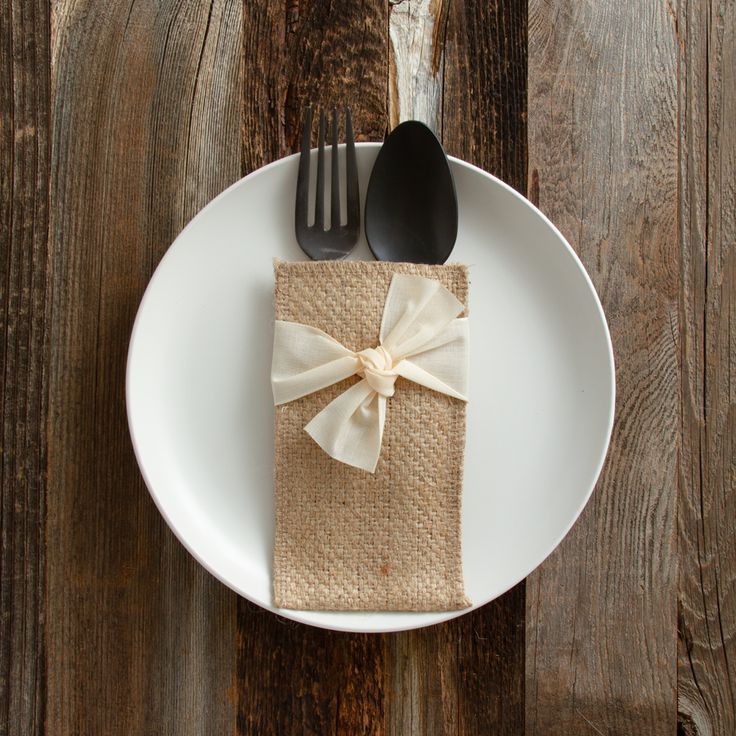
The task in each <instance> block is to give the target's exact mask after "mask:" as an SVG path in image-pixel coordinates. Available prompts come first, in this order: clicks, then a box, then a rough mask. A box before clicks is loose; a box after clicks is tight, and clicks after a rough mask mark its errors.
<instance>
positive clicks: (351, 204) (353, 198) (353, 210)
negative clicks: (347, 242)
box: [345, 106, 360, 232]
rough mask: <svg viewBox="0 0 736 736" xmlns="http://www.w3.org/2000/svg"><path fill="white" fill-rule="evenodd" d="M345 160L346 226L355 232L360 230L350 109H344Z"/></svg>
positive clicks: (356, 174)
mask: <svg viewBox="0 0 736 736" xmlns="http://www.w3.org/2000/svg"><path fill="white" fill-rule="evenodd" d="M345 159H346V162H345V163H346V166H345V168H346V182H345V184H346V188H347V194H348V196H347V200H348V220H347V226H348V227H349V228H351V229H352V230H355V231H356V232H357V230H358V228H360V191H359V189H358V165H357V162H356V160H355V138H354V137H353V120H352V117H351V115H350V108H349V107H347V106H346V107H345Z"/></svg>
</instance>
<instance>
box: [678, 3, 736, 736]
mask: <svg viewBox="0 0 736 736" xmlns="http://www.w3.org/2000/svg"><path fill="white" fill-rule="evenodd" d="M677 22H678V30H679V33H678V39H679V42H680V49H679V51H680V85H679V93H680V96H679V101H680V104H679V110H680V116H679V135H680V181H681V184H680V243H681V252H682V288H683V293H682V300H681V303H680V323H681V331H682V344H681V358H682V430H683V437H682V454H681V464H680V488H679V504H678V531H679V571H680V575H679V594H678V632H679V649H678V654H679V658H678V704H679V720H680V724H679V725H680V729H681V733H682V734H683V736H704V735H705V734H731V733H736V696H735V695H734V691H735V690H736V670H735V669H734V661H736V640H735V637H736V498H734V490H735V489H736V251H735V250H734V248H736V183H735V182H736V100H735V99H734V94H736V82H735V81H734V76H733V72H734V69H736V6H734V3H732V2H718V1H717V0H714V1H713V2H709V3H697V2H693V1H692V0H684V1H683V2H681V3H679V7H678V11H677Z"/></svg>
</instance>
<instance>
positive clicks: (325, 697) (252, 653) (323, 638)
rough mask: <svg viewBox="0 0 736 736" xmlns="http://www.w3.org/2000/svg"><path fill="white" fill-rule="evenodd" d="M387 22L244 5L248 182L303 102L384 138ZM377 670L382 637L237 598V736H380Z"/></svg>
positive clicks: (345, 7) (314, 8) (295, 121)
mask: <svg viewBox="0 0 736 736" xmlns="http://www.w3.org/2000/svg"><path fill="white" fill-rule="evenodd" d="M386 12H387V11H386V6H385V4H384V3H383V2H379V1H378V0H375V1H372V2H368V3H365V4H363V5H361V6H357V5H355V4H353V3H321V2H316V1H314V2H300V3H293V2H269V1H268V0H259V1H258V2H254V3H247V4H246V5H245V16H244V23H243V29H244V30H243V85H244V89H245V92H244V94H243V101H244V102H243V104H244V107H243V118H242V128H243V171H244V173H247V172H249V171H252V170H253V169H256V168H258V167H260V166H262V165H264V164H266V163H268V162H269V161H271V160H274V159H277V158H280V157H281V156H284V155H286V154H288V153H292V152H294V151H295V150H298V147H299V134H300V129H301V119H302V112H303V109H304V107H305V106H306V104H307V102H312V103H315V104H321V105H327V106H331V105H333V104H337V105H343V104H349V105H350V106H351V108H352V113H353V123H354V127H355V133H356V138H357V139H359V140H361V139H362V140H365V139H371V140H375V139H379V140H380V139H382V138H383V135H384V132H385V130H386V127H387V111H386V83H387V79H388V70H387V43H388V41H387V29H388V20H387V17H386ZM363 186H365V183H363ZM384 660H385V656H384V637H382V636H370V635H350V634H335V633H331V632H326V631H323V630H320V629H315V628H312V627H309V626H303V625H299V624H295V623H292V622H286V621H282V620H280V619H278V618H277V617H275V616H273V615H272V614H270V613H267V612H265V611H262V610H261V609H258V608H256V607H255V606H253V605H251V604H250V603H248V602H247V601H245V600H241V601H240V602H239V605H238V733H240V734H258V736H267V735H268V734H274V735H275V736H282V734H296V733H304V734H318V735H319V736H327V735H328V734H376V735H378V734H383V733H385V732H386V731H385V725H384V690H383V682H384Z"/></svg>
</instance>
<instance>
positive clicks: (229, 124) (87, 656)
mask: <svg viewBox="0 0 736 736" xmlns="http://www.w3.org/2000/svg"><path fill="white" fill-rule="evenodd" d="M241 22H242V5H241V3H240V2H234V1H230V0H215V2H213V3H209V2H189V3H178V2H162V3H156V4H153V3H134V4H125V5H123V4H120V3H105V4H101V3H97V2H91V1H88V0H63V1H60V2H57V3H55V4H54V13H53V33H52V38H53V60H52V64H53V75H52V77H53V88H52V93H53V111H52V118H51V124H52V132H53V143H52V162H51V197H52V201H53V212H52V217H51V227H50V233H51V247H52V263H51V295H52V299H53V312H52V323H51V356H50V363H49V366H48V370H49V382H50V400H49V414H50V418H49V438H48V443H49V444H48V465H49V478H48V483H49V492H48V503H47V507H48V515H47V518H48V524H47V554H46V560H47V589H46V595H47V601H48V602H49V607H48V614H47V645H48V647H47V657H48V659H47V669H48V683H47V688H48V704H47V718H46V729H47V731H48V733H50V734H131V733H171V734H188V733H201V732H202V730H203V729H205V728H206V729H211V731H212V732H213V733H226V732H230V731H231V730H232V726H233V723H234V721H235V697H234V690H233V688H234V685H235V682H234V672H235V662H234V648H233V642H234V641H235V610H236V604H235V596H234V594H232V593H230V592H229V591H228V590H227V589H226V588H225V587H224V586H222V585H220V584H219V583H217V582H216V581H214V580H213V579H212V578H211V577H210V576H209V575H208V574H207V573H206V572H204V570H203V569H202V568H201V567H200V566H199V565H197V564H196V563H195V562H194V560H193V559H191V558H190V557H189V556H188V554H187V553H186V552H185V551H184V549H183V548H182V547H181V545H180V544H179V543H178V542H177V541H176V540H175V539H174V538H173V535H172V534H171V533H170V532H169V530H168V529H167V527H166V525H165V524H164V522H163V520H162V518H161V516H160V514H159V513H158V511H157V510H156V509H155V507H154V505H153V503H152V501H151V500H150V498H149V496H148V494H147V492H146V489H145V488H144V486H143V483H142V480H141V478H140V474H139V471H138V469H137V467H136V463H135V459H134V457H133V452H132V449H131V445H130V439H129V437H128V429H127V425H126V419H125V405H124V396H123V387H124V375H125V358H126V349H127V344H128V338H129V335H130V329H131V326H132V321H133V317H134V315H135V312H136V309H137V306H138V302H139V300H140V297H141V295H142V292H143V289H144V287H145V285H146V283H147V281H148V279H149V277H150V275H151V272H152V270H153V268H154V267H155V265H156V263H157V262H158V260H159V258H160V257H161V255H162V254H163V252H164V251H165V249H166V248H167V246H168V245H169V243H170V241H171V240H172V239H173V237H174V236H175V235H176V234H177V233H178V231H179V230H180V229H181V227H182V226H183V225H184V223H185V222H186V220H187V219H188V218H189V217H191V216H192V215H193V214H194V213H195V212H196V210H197V209H198V208H199V207H200V206H201V205H202V204H203V203H204V202H205V201H207V200H208V199H210V198H211V197H212V196H213V195H215V194H216V193H217V192H218V191H219V190H221V189H222V188H224V187H225V186H226V185H228V184H229V183H231V182H232V181H233V180H234V179H236V178H237V177H238V175H239V171H240V158H241V156H240V147H241V143H240V126H239V119H240V95H239V92H238V90H239V89H240V83H239V68H240V29H241Z"/></svg>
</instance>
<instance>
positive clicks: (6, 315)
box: [0, 0, 50, 734]
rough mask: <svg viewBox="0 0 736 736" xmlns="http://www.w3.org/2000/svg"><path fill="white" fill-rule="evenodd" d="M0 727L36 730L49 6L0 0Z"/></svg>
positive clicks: (41, 677) (40, 708) (39, 722)
mask: <svg viewBox="0 0 736 736" xmlns="http://www.w3.org/2000/svg"><path fill="white" fill-rule="evenodd" d="M0 29H1V30H0V111H1V112H0V244H2V245H1V247H0V284H2V286H0V325H1V327H2V334H3V339H2V341H0V408H1V411H0V415H1V416H2V430H1V431H2V439H1V440H0V441H1V442H2V465H1V466H0V467H1V468H2V469H1V471H0V472H1V473H2V475H1V476H0V478H1V479H0V524H1V526H2V535H1V537H0V580H1V581H2V582H0V734H35V733H41V732H42V730H43V719H44V702H45V673H44V663H45V652H44V625H43V619H44V590H43V586H44V553H45V549H44V518H45V505H44V502H45V487H46V483H45V477H46V450H47V447H46V437H45V433H44V428H45V425H46V419H47V410H48V401H47V386H48V383H47V378H48V376H47V373H46V370H45V367H46V362H47V356H48V347H49V344H48V322H49V311H48V306H49V305H48V300H47V292H46V283H47V280H46V266H47V261H48V217H49V189H48V166H49V126H48V115H49V105H50V101H49V66H50V61H49V46H50V38H49V10H48V7H47V4H46V3H45V2H41V1H37V0H17V1H14V2H10V3H3V4H2V6H1V7H0Z"/></svg>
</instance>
